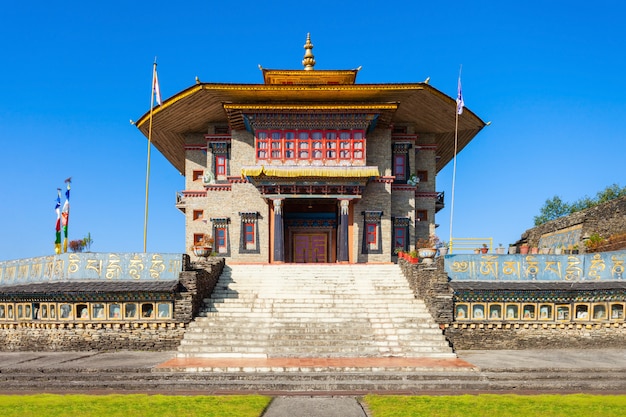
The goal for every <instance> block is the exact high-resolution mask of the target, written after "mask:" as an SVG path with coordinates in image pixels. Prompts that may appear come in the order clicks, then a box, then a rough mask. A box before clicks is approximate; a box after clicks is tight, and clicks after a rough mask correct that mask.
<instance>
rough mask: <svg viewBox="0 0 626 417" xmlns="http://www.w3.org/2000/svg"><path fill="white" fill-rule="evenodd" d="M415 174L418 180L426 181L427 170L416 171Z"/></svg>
mask: <svg viewBox="0 0 626 417" xmlns="http://www.w3.org/2000/svg"><path fill="white" fill-rule="evenodd" d="M415 175H416V176H417V179H418V180H420V182H426V181H428V171H417V172H416V173H415Z"/></svg>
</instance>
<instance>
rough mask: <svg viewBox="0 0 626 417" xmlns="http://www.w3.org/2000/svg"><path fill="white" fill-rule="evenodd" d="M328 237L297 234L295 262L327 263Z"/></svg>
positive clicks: (294, 241)
mask: <svg viewBox="0 0 626 417" xmlns="http://www.w3.org/2000/svg"><path fill="white" fill-rule="evenodd" d="M327 253H328V235H327V234H326V233H295V234H294V235H293V261H294V262H296V263H326V262H328V258H327Z"/></svg>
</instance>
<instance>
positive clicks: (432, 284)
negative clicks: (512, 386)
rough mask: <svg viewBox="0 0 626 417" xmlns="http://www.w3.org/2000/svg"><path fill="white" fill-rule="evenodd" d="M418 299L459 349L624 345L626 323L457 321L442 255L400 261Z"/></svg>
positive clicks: (563, 347)
mask: <svg viewBox="0 0 626 417" xmlns="http://www.w3.org/2000/svg"><path fill="white" fill-rule="evenodd" d="M398 264H399V266H400V268H401V269H402V272H403V274H404V276H405V277H406V279H407V281H408V282H409V285H410V287H411V289H412V290H413V293H414V294H415V296H416V298H420V299H423V300H424V303H425V304H426V307H427V308H428V310H429V312H430V314H431V315H432V316H433V319H434V320H435V322H436V323H437V324H439V326H440V328H441V329H442V331H443V334H444V336H445V337H446V339H447V340H448V342H450V344H451V345H452V347H453V348H454V349H455V350H501V349H510V350H521V349H595V348H623V347H624V345H625V344H626V323H582V324H579V323H495V324H492V323H475V322H474V323H473V322H463V323H459V322H455V321H454V302H453V290H452V288H451V286H450V285H449V278H448V276H447V274H446V273H445V271H444V260H443V258H442V257H439V258H437V259H436V260H435V262H434V263H433V264H432V265H425V264H422V263H420V264H411V263H409V262H407V261H406V260H404V259H400V260H399V261H398Z"/></svg>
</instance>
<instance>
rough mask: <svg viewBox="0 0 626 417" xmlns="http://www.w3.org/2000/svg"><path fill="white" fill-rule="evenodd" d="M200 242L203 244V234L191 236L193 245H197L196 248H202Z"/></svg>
mask: <svg viewBox="0 0 626 417" xmlns="http://www.w3.org/2000/svg"><path fill="white" fill-rule="evenodd" d="M202 242H204V234H202V233H194V234H193V244H194V245H198V246H204V245H202Z"/></svg>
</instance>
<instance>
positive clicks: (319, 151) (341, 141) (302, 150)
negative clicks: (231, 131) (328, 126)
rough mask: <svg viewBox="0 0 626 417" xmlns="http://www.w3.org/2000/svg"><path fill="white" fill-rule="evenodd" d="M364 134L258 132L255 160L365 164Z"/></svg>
mask: <svg viewBox="0 0 626 417" xmlns="http://www.w3.org/2000/svg"><path fill="white" fill-rule="evenodd" d="M365 145H366V143H365V131H363V130H299V131H294V130H259V131H257V133H256V144H255V149H256V159H257V160H260V161H265V160H277V161H278V160H280V161H286V160H296V161H308V162H312V161H320V160H321V161H337V162H338V161H363V160H364V159H365Z"/></svg>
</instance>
